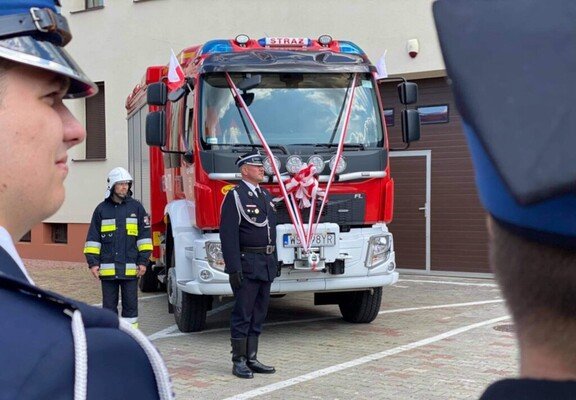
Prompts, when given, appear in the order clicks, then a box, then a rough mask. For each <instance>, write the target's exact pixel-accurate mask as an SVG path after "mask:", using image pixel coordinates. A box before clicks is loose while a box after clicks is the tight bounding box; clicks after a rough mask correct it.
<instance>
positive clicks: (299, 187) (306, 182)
mask: <svg viewBox="0 0 576 400" xmlns="http://www.w3.org/2000/svg"><path fill="white" fill-rule="evenodd" d="M225 74H226V80H227V81H228V85H229V86H230V88H231V89H232V92H233V95H234V97H235V99H236V101H238V103H239V104H240V106H241V107H242V108H243V109H244V112H245V113H246V116H247V117H248V120H249V121H250V124H251V125H252V127H253V128H254V131H255V132H256V135H257V136H258V139H259V140H260V142H261V143H262V147H264V151H265V152H266V155H267V156H268V158H269V159H270V161H271V164H272V169H273V171H274V176H275V177H276V180H277V181H278V185H279V186H280V190H281V192H282V198H283V199H284V203H285V204H286V208H287V210H288V215H289V216H290V221H292V224H293V225H294V229H295V230H296V235H297V237H298V239H299V240H300V243H301V244H302V248H303V249H304V251H305V252H308V250H309V249H310V242H311V240H312V237H313V235H314V233H315V232H316V227H317V226H318V223H319V222H320V217H321V215H322V211H323V210H324V206H325V204H326V199H327V198H328V193H329V191H330V186H331V184H332V181H333V180H334V176H335V174H336V167H337V166H338V163H339V162H340V158H341V157H342V151H343V148H344V140H345V138H346V131H347V130H348V121H349V120H350V113H351V111H352V103H353V100H354V91H355V88H356V74H354V77H353V79H352V83H351V85H352V86H351V87H352V90H351V91H350V92H348V98H347V99H346V100H347V105H346V113H345V114H344V123H343V126H342V135H341V136H340V141H339V142H338V149H337V151H336V158H335V160H334V161H335V163H334V168H333V169H332V171H331V172H330V178H329V179H328V183H327V185H326V189H325V190H324V191H322V190H320V189H319V186H318V180H317V179H316V177H315V176H314V173H315V167H314V166H313V165H310V166H308V165H304V166H303V167H302V168H301V169H300V171H298V173H296V175H294V176H293V177H292V178H290V179H289V180H288V181H287V182H286V183H284V181H283V180H282V177H281V175H280V171H279V169H278V166H277V165H276V161H275V158H274V156H273V154H272V151H271V150H270V147H269V146H268V143H267V142H266V139H265V138H264V135H262V132H261V131H260V128H259V127H258V125H257V124H256V121H255V120H254V117H253V115H252V113H251V112H250V110H249V109H248V107H247V106H246V103H245V102H244V99H243V98H242V96H241V95H240V92H239V91H238V88H237V87H236V85H235V84H234V81H233V80H232V78H231V77H230V74H228V72H226V73H225ZM317 197H322V203H321V205H320V211H319V213H318V218H317V219H316V223H313V221H314V214H315V211H316V198H317ZM307 207H310V216H309V220H308V227H307V229H306V228H305V227H304V223H303V221H302V215H301V213H300V209H301V208H307ZM315 267H316V262H314V267H313V270H315V269H316V268H315Z"/></svg>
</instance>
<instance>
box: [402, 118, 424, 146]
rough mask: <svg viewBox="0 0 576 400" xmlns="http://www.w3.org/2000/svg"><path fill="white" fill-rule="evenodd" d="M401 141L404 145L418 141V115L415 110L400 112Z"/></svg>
mask: <svg viewBox="0 0 576 400" xmlns="http://www.w3.org/2000/svg"><path fill="white" fill-rule="evenodd" d="M400 119H401V121H402V141H403V142H404V143H406V144H410V143H411V142H416V141H418V140H420V114H419V113H418V111H416V110H402V112H401V113H400Z"/></svg>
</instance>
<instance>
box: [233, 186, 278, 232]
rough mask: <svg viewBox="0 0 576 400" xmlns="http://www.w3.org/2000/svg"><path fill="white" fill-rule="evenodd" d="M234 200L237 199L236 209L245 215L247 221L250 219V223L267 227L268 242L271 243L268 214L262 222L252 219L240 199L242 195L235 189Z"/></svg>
mask: <svg viewBox="0 0 576 400" xmlns="http://www.w3.org/2000/svg"><path fill="white" fill-rule="evenodd" d="M234 200H235V201H236V209H237V210H238V213H239V214H240V215H242V217H244V219H245V220H246V221H248V222H249V223H251V224H252V225H254V226H257V227H258V228H264V227H266V228H267V232H268V243H270V225H269V224H268V216H266V219H265V220H264V221H262V222H255V221H252V220H251V219H250V217H249V216H248V215H247V214H246V213H245V212H244V207H242V202H241V201H240V196H239V195H238V193H237V192H236V191H234Z"/></svg>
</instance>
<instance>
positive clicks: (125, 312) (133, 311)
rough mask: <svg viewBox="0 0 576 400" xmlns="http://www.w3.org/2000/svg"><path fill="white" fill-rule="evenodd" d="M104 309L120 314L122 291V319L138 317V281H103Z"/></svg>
mask: <svg viewBox="0 0 576 400" xmlns="http://www.w3.org/2000/svg"><path fill="white" fill-rule="evenodd" d="M101 282H102V307H103V308H107V309H108V310H112V311H113V312H115V313H116V314H118V300H119V297H120V291H122V317H123V318H137V317H138V279H102V280H101Z"/></svg>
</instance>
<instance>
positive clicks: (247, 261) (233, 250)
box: [220, 182, 277, 281]
mask: <svg viewBox="0 0 576 400" xmlns="http://www.w3.org/2000/svg"><path fill="white" fill-rule="evenodd" d="M261 189H262V193H263V197H264V198H263V199H260V198H257V197H256V196H255V195H254V193H253V192H252V191H251V190H250V188H249V187H248V185H246V184H245V183H244V182H241V183H240V184H239V185H238V186H236V187H235V188H234V189H232V190H230V191H229V192H228V193H227V194H226V197H224V202H223V203H222V212H221V217H220V218H221V219H220V241H221V242H222V254H223V256H224V263H225V264H226V267H225V270H226V272H227V273H228V274H230V273H234V272H237V271H240V270H241V271H242V274H243V275H244V277H246V278H250V279H256V280H262V281H273V280H274V278H275V277H276V272H277V261H276V252H275V251H274V252H273V253H272V254H265V253H252V252H246V251H242V248H245V247H266V246H268V245H276V210H275V208H274V206H273V204H272V195H271V194H270V192H268V191H267V190H266V189H264V188H261ZM235 192H236V193H238V196H239V199H240V203H241V204H240V207H241V209H242V210H243V211H244V215H245V216H246V217H248V218H250V219H251V220H252V221H254V222H256V223H263V222H264V221H265V220H266V218H268V226H263V227H258V226H255V225H254V224H252V223H250V222H249V221H247V220H246V218H245V216H243V215H242V213H240V212H239V211H238V209H237V206H236V201H235V196H234V193H235Z"/></svg>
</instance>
